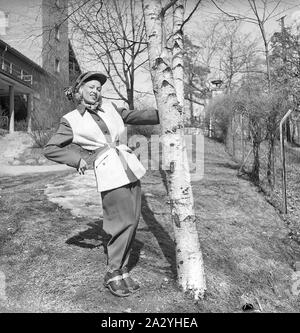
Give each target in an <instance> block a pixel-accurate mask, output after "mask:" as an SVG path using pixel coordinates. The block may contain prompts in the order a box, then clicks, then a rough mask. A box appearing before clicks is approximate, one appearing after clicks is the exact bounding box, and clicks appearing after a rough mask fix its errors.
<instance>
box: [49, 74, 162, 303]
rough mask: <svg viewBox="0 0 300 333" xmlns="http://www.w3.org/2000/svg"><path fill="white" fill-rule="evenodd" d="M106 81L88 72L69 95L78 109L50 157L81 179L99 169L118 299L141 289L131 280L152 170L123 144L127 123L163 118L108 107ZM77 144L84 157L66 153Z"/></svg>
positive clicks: (67, 118) (110, 277)
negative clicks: (144, 185) (144, 182)
mask: <svg viewBox="0 0 300 333" xmlns="http://www.w3.org/2000/svg"><path fill="white" fill-rule="evenodd" d="M106 79H107V78H106V76H105V75H104V74H102V73H100V72H87V73H84V74H81V75H80V76H79V77H78V78H77V80H76V81H75V84H74V85H73V87H71V89H69V90H68V91H67V95H68V97H70V96H71V97H74V98H75V100H77V102H78V106H77V108H76V109H75V110H73V111H71V112H69V113H67V114H66V115H64V116H63V117H62V118H61V122H60V126H59V128H58V130H57V132H56V133H55V134H54V136H53V137H52V138H51V139H50V141H49V142H48V143H47V145H46V147H45V150H44V153H45V156H46V157H47V158H48V159H49V160H52V161H55V162H57V163H64V164H67V165H69V166H71V167H74V168H76V169H77V170H78V172H79V173H80V174H84V172H85V170H86V169H87V168H88V166H89V165H90V164H91V163H93V167H94V172H95V176H96V181H97V187H98V191H99V192H101V198H102V206H103V229H104V231H105V232H106V233H107V234H110V235H111V238H110V240H109V242H108V244H107V265H108V266H107V272H106V274H105V277H104V285H105V287H107V288H108V289H109V290H110V291H111V293H112V294H114V295H116V296H121V297H124V296H128V295H130V294H131V293H132V292H135V291H137V290H139V288H140V287H139V285H138V283H137V282H136V281H134V280H133V279H132V278H131V277H130V275H129V271H128V260H129V255H130V251H131V247H132V243H133V240H134V238H135V233H136V229H137V226H138V222H139V217H140V211H141V185H140V180H139V179H140V178H141V177H142V176H143V175H144V174H145V172H146V170H145V168H144V167H143V165H142V164H141V163H140V162H139V160H138V159H137V157H136V156H135V155H134V154H133V153H132V151H131V150H130V149H129V148H128V147H127V146H126V145H119V144H118V143H119V142H118V141H119V138H120V136H121V134H122V133H123V132H124V130H125V127H124V123H125V124H136V125H150V124H152V125H154V124H158V123H159V118H158V113H157V111H156V110H149V111H134V110H127V109H125V108H116V107H115V106H114V105H113V104H112V103H102V98H101V88H102V86H103V85H104V83H105V82H106ZM71 143H75V144H77V145H79V146H80V147H81V151H78V150H76V149H74V148H73V149H72V146H70V147H68V148H71V149H68V148H66V146H67V145H69V144H71ZM75 147H76V146H75Z"/></svg>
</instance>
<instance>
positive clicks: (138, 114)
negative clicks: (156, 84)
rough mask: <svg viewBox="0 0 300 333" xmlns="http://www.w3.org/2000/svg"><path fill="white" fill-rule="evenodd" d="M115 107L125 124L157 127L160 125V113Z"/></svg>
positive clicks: (153, 110) (151, 110)
mask: <svg viewBox="0 0 300 333" xmlns="http://www.w3.org/2000/svg"><path fill="white" fill-rule="evenodd" d="M113 105H114V107H115V108H116V110H117V111H118V113H119V114H120V116H121V117H122V119H123V121H124V123H125V124H129V125H157V124H159V115H158V111H157V110H155V109H150V110H142V111H137V110H128V109H126V108H118V107H117V106H116V105H115V104H114V103H113Z"/></svg>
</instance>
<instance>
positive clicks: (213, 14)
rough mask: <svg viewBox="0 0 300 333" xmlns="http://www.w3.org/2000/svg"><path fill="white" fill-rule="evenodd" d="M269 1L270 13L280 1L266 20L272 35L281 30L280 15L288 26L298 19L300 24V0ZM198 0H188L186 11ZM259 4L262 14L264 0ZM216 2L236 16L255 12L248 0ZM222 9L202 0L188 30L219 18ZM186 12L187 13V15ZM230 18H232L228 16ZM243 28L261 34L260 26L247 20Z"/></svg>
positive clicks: (249, 14) (207, 0)
mask: <svg viewBox="0 0 300 333" xmlns="http://www.w3.org/2000/svg"><path fill="white" fill-rule="evenodd" d="M266 1H267V3H268V6H267V12H268V13H270V12H271V11H272V10H273V9H274V7H275V5H276V4H277V3H278V2H280V4H279V6H278V8H277V9H276V10H275V12H274V14H273V15H272V16H271V17H270V19H269V20H268V22H266V25H265V26H266V31H267V33H268V35H269V36H270V35H271V34H272V33H274V32H275V31H279V30H280V22H279V21H278V20H279V19H280V17H282V16H285V15H286V18H285V23H286V25H287V26H289V25H291V24H295V22H296V21H298V24H300V1H299V0H282V1H278V0H266ZM196 2H197V1H196V0H187V9H186V13H187V14H188V13H189V12H190V10H191V9H192V8H193V7H194V5H195V3H196ZM255 2H256V3H257V6H258V8H259V14H260V15H262V12H263V10H262V3H263V1H262V0H256V1H255ZM215 3H216V4H217V5H218V6H219V7H220V8H221V9H222V10H224V11H225V12H227V13H229V14H232V15H234V16H236V15H241V16H248V17H251V18H253V17H254V16H253V13H252V12H251V9H250V7H249V3H248V0H215ZM220 13H221V12H220V10H219V9H218V8H217V7H216V6H215V5H214V4H213V3H212V1H211V0H202V2H201V4H200V7H199V9H198V10H197V12H195V14H194V15H193V17H192V19H191V22H190V23H189V24H188V25H187V28H186V30H187V32H196V31H199V30H201V26H203V23H205V21H207V20H209V21H211V20H218V19H219V17H220ZM187 14H186V15H187ZM228 20H230V18H229V17H228ZM243 30H244V31H245V33H247V32H251V33H253V34H254V35H257V36H259V34H260V32H259V28H258V26H256V25H255V24H253V23H248V22H245V23H244V24H243Z"/></svg>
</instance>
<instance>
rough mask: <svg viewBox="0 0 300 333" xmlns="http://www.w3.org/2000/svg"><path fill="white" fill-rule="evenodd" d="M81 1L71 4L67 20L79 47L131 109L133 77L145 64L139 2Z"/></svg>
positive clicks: (142, 24)
mask: <svg viewBox="0 0 300 333" xmlns="http://www.w3.org/2000/svg"><path fill="white" fill-rule="evenodd" d="M80 1H81V2H82V1H83V0H76V1H74V2H72V3H71V5H72V6H74V7H76V8H77V10H74V9H73V12H74V14H73V15H72V16H71V17H70V21H71V23H72V25H73V29H74V30H75V32H76V34H77V35H78V34H79V35H80V36H81V37H82V39H81V41H82V47H83V48H85V50H90V51H89V55H90V57H91V59H93V60H94V61H95V58H96V59H97V60H98V61H99V62H100V63H101V65H102V66H103V68H104V69H105V71H106V74H107V75H108V78H109V80H110V82H111V85H112V87H113V89H114V91H115V93H116V94H117V96H118V98H119V99H120V100H123V101H124V102H126V103H127V104H128V105H129V108H130V109H133V108H134V92H135V76H136V73H137V71H138V70H139V69H141V68H142V66H143V65H144V64H145V63H146V62H147V61H148V58H147V56H146V55H144V54H143V53H144V51H146V48H147V46H146V42H145V26H144V18H143V15H142V9H141V5H140V1H138V0H128V1H122V0H110V1H108V0H104V1H98V0H90V1H89V2H86V1H84V2H86V3H84V5H82V6H80V4H81V2H80Z"/></svg>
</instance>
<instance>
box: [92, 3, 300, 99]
mask: <svg viewBox="0 0 300 333" xmlns="http://www.w3.org/2000/svg"><path fill="white" fill-rule="evenodd" d="M167 1H169V0H164V3H166V2H167ZM197 1H198V0H187V6H186V13H185V15H186V17H187V16H188V15H189V13H190V12H191V10H192V9H193V8H194V6H195V4H196V3H197ZM255 1H256V3H257V6H258V8H259V14H260V15H262V13H263V11H262V2H263V0H255ZM265 1H267V3H268V6H267V11H266V12H267V14H269V13H270V12H271V11H272V10H273V9H274V6H275V5H276V4H277V3H278V2H280V4H279V6H278V8H276V10H275V11H274V13H273V14H272V15H271V16H270V19H269V20H268V21H267V22H266V24H265V28H266V33H267V37H268V39H269V38H270V37H271V36H272V34H273V33H274V32H275V31H280V20H279V19H280V17H282V16H284V15H286V17H285V24H286V26H290V25H292V24H293V25H295V22H298V26H299V27H300V0H282V1H279V0H265ZM215 2H216V4H217V5H218V6H219V7H220V8H221V9H222V10H224V11H225V12H228V13H230V14H232V15H234V16H236V15H241V16H247V17H250V18H252V19H253V17H254V16H253V13H252V12H251V9H250V7H249V3H248V0H215ZM220 14H221V12H220V10H219V9H218V8H217V7H216V6H215V5H214V4H213V3H212V1H211V0H202V2H201V4H200V6H199V7H198V9H197V11H196V12H195V13H194V15H193V17H192V19H191V20H190V21H189V22H188V23H187V24H186V25H185V34H187V35H189V36H191V37H192V40H193V42H194V43H195V44H197V36H199V35H201V33H204V30H205V29H204V28H205V27H206V28H207V26H208V22H214V21H218V20H220ZM225 17H226V18H227V19H229V20H232V19H231V18H229V17H227V16H226V15H225ZM241 32H243V33H245V34H246V33H251V38H252V37H253V39H254V38H258V39H259V40H260V41H261V48H262V49H263V44H262V40H261V35H260V31H259V28H258V26H257V25H256V24H253V23H249V22H244V23H242V25H241ZM206 33H207V32H206ZM86 65H87V66H89V65H88V64H86ZM91 65H92V64H91ZM92 66H94V64H93V65H92ZM86 68H87V67H86ZM88 69H90V68H88ZM93 69H95V68H94V67H93ZM99 69H100V70H101V67H100V68H99ZM214 75H215V74H214ZM141 87H142V89H141ZM136 89H138V90H143V91H148V92H151V91H152V85H151V80H150V76H149V74H148V75H147V73H146V72H144V73H141V74H140V75H139V76H138V78H137V80H136ZM104 91H105V93H106V94H109V95H113V91H112V90H111V88H110V85H109V84H107V86H106V89H105V90H104ZM145 100H147V103H148V102H149V103H150V104H153V101H154V99H153V97H152V98H151V97H150V96H149V95H147V96H145Z"/></svg>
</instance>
